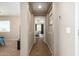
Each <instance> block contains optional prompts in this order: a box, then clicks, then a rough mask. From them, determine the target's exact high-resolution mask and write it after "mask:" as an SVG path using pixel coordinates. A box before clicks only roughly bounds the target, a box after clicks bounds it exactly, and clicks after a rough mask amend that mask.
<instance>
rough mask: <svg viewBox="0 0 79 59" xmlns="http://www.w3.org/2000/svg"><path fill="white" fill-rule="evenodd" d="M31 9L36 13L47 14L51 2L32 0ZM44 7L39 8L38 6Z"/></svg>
mask: <svg viewBox="0 0 79 59" xmlns="http://www.w3.org/2000/svg"><path fill="white" fill-rule="evenodd" d="M29 5H30V8H31V9H30V10H31V11H32V13H33V14H34V15H46V14H47V13H48V10H49V9H50V6H51V2H30V3H29ZM39 5H40V6H41V7H42V8H38V6H39Z"/></svg>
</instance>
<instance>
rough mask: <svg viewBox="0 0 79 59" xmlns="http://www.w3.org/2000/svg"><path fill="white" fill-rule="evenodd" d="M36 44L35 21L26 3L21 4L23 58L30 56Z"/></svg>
mask: <svg viewBox="0 0 79 59" xmlns="http://www.w3.org/2000/svg"><path fill="white" fill-rule="evenodd" d="M33 43H34V19H33V15H32V14H31V13H30V11H29V5H28V3H26V2H23V3H21V51H20V52H21V53H20V55H22V56H27V55H29V52H30V50H31V48H32V45H33Z"/></svg>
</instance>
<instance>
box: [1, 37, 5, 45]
mask: <svg viewBox="0 0 79 59" xmlns="http://www.w3.org/2000/svg"><path fill="white" fill-rule="evenodd" d="M0 45H2V46H4V45H5V41H4V37H3V36H0Z"/></svg>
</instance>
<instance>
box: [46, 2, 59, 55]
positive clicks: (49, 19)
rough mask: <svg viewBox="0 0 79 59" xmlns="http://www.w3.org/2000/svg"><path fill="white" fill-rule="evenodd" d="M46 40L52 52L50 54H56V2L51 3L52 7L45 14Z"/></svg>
mask: <svg viewBox="0 0 79 59" xmlns="http://www.w3.org/2000/svg"><path fill="white" fill-rule="evenodd" d="M51 14H52V15H51ZM50 15H51V16H50ZM50 23H52V25H50ZM46 42H47V44H48V46H49V48H50V50H51V52H52V55H58V19H57V3H53V4H52V9H51V11H50V13H49V14H48V15H47V16H46ZM53 53H54V54H53Z"/></svg>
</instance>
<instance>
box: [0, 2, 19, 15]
mask: <svg viewBox="0 0 79 59" xmlns="http://www.w3.org/2000/svg"><path fill="white" fill-rule="evenodd" d="M19 15H20V3H19V2H0V16H19Z"/></svg>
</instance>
